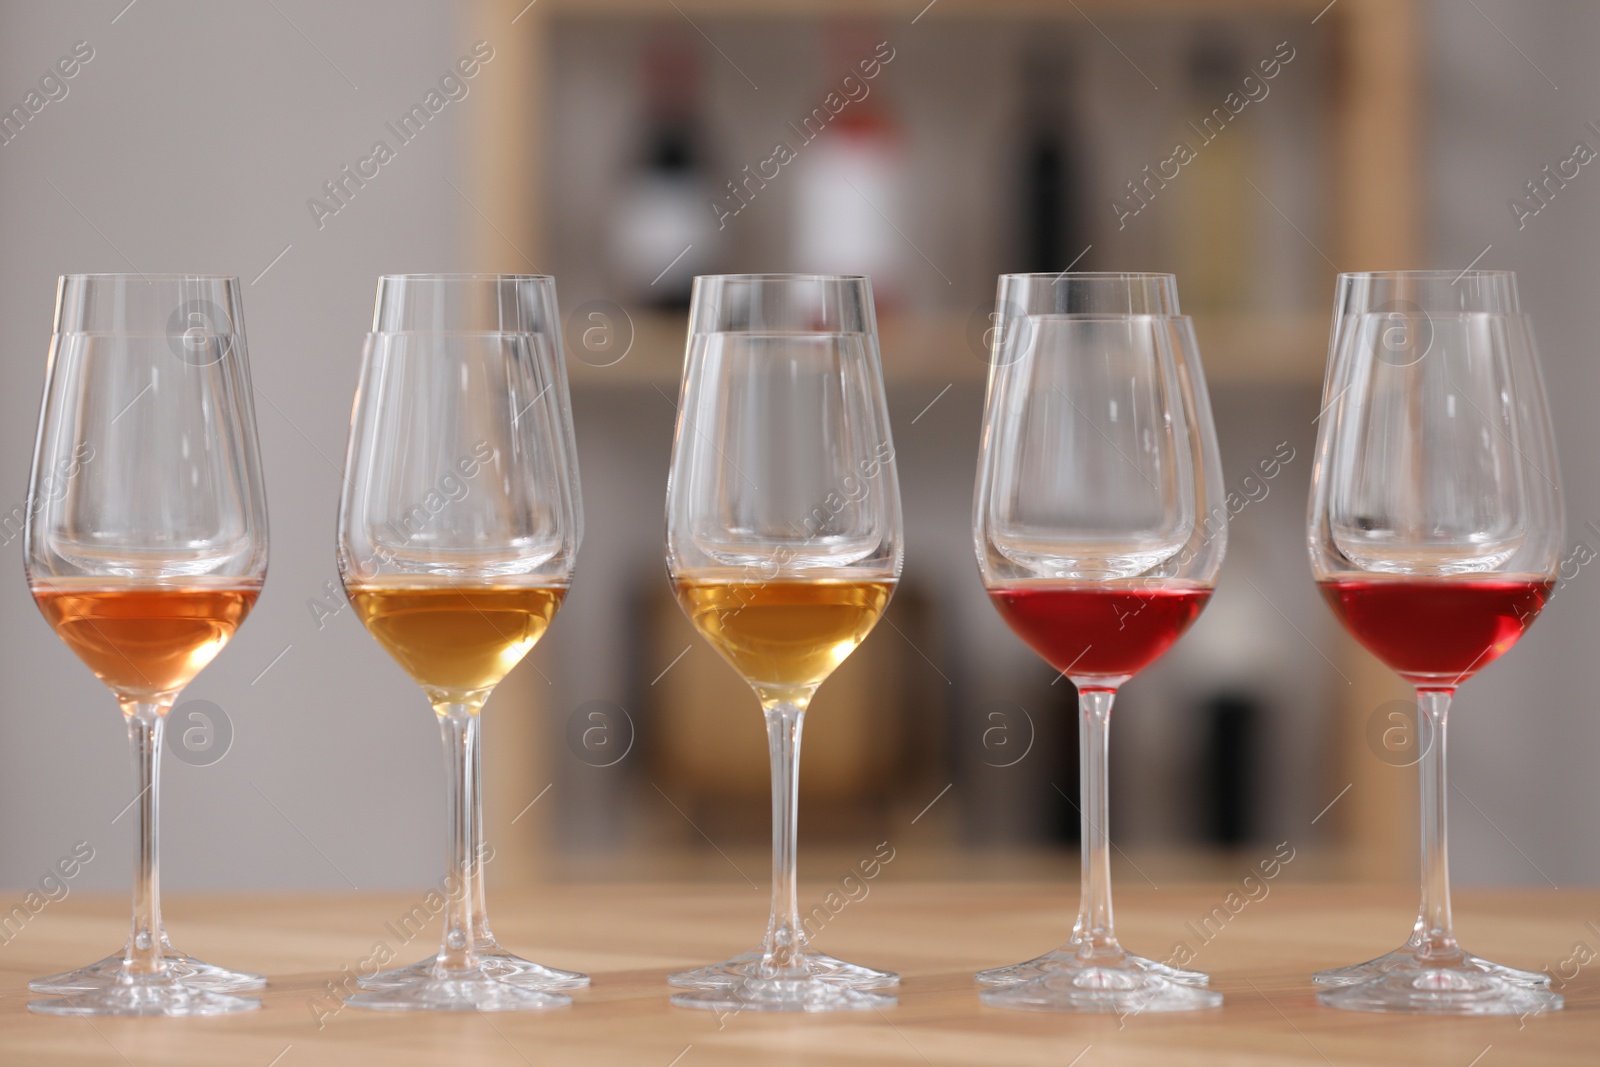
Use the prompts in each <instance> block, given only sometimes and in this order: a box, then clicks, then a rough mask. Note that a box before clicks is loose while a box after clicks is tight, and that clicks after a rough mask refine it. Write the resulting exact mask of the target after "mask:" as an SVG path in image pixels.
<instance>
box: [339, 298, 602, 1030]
mask: <svg viewBox="0 0 1600 1067" xmlns="http://www.w3.org/2000/svg"><path fill="white" fill-rule="evenodd" d="M561 354H562V348H561V326H560V321H559V319H558V317H557V310H556V294H555V281H554V279H552V278H548V277H542V276H530V275H492V274H475V275H387V276H385V277H383V278H381V279H379V281H378V296H377V305H376V309H375V311H374V316H373V326H372V333H371V334H370V335H369V336H368V339H367V345H366V354H365V357H364V359H363V361H362V369H361V382H360V385H359V387H358V388H357V391H356V400H355V408H354V411H353V413H352V415H351V421H350V448H349V455H348V458H347V460H346V464H345V466H346V481H345V492H344V497H343V500H342V503H341V505H340V508H339V574H340V576H341V578H342V579H343V581H344V587H345V592H346V593H347V594H348V595H349V597H350V602H351V604H352V605H354V607H355V609H356V614H357V615H358V616H359V617H360V619H361V621H362V623H363V624H365V626H366V627H367V630H368V631H369V632H370V633H371V634H372V636H373V637H374V638H376V639H377V641H378V643H379V644H380V645H382V646H383V648H384V650H385V651H387V652H388V653H389V654H390V655H391V656H393V657H394V659H395V661H396V662H397V663H399V664H400V666H401V667H403V668H404V669H405V670H406V672H407V673H408V674H410V675H411V677H412V679H413V680H415V681H416V683H417V684H418V685H419V686H420V687H421V688H422V691H423V692H424V693H425V694H426V695H427V698H428V700H429V702H430V703H431V704H432V705H433V709H434V712H435V713H436V714H437V716H438V719H439V727H440V731H441V733H442V734H443V738H444V746H445V759H446V767H447V777H448V795H447V799H448V803H449V813H450V815H449V824H450V829H449V848H448V851H447V854H446V855H447V863H448V868H447V870H448V878H447V881H446V884H447V885H448V886H450V887H453V889H454V891H452V892H449V893H447V894H446V903H445V928H444V937H443V943H442V944H441V946H440V948H439V951H438V953H437V954H436V955H434V956H430V957H428V958H427V959H424V960H421V961H419V962H418V963H416V964H413V965H411V966H409V967H401V968H397V969H395V970H391V971H385V972H382V973H380V974H377V975H373V976H369V977H366V978H364V979H361V980H360V984H361V985H362V986H363V987H364V988H366V989H368V990H370V991H369V992H365V993H359V994H356V995H355V996H352V997H350V998H349V1000H348V1001H347V1002H348V1003H349V1004H351V1005H353V1006H356V1007H361V1008H373V1009H396V1010H405V1009H434V1010H443V1011H469V1010H478V1011H514V1010H522V1009H534V1008H548V1007H556V1006H559V1005H563V1004H568V1003H570V1002H571V998H570V997H567V996H564V995H562V994H559V993H556V992H553V991H554V990H558V989H572V988H578V987H581V986H585V985H587V984H588V982H589V978H588V976H587V975H583V974H578V973H576V972H573V971H562V970H557V969H555V968H552V967H545V966H542V965H540V964H537V963H533V962H531V961H529V960H524V959H522V958H520V957H518V956H515V955H513V954H512V953H510V952H508V951H506V950H505V949H503V948H501V947H500V945H499V943H498V942H497V941H496V940H495V937H494V934H493V933H492V932H491V931H490V929H489V924H488V917H487V913H486V910H485V907H484V892H483V868H482V860H483V855H484V844H483V810H482V809H483V800H482V791H481V784H480V782H481V774H480V766H481V755H480V744H479V738H478V730H479V712H480V711H481V709H482V708H483V705H484V702H485V701H486V700H488V698H489V694H490V693H491V692H493V691H494V687H495V686H496V685H497V684H498V683H499V681H500V680H501V679H502V678H504V677H505V675H506V674H507V673H508V672H509V671H510V670H511V668H513V667H515V666H516V665H517V664H518V663H519V662H521V660H522V658H523V656H525V655H527V653H528V651H529V650H530V649H531V648H533V646H534V645H535V644H536V643H538V641H539V638H541V637H542V636H544V633H545V630H546V629H547V628H548V627H549V625H550V620H551V619H552V618H553V617H554V615H555V613H556V610H557V609H558V608H559V607H560V606H561V602H562V600H563V599H564V598H565V596H566V594H567V589H568V586H569V585H570V583H571V580H572V570H573V566H574V563H575V562H576V559H577V552H578V543H579V541H580V540H581V539H582V536H583V516H582V507H581V505H580V501H579V496H578V463H577V453H576V451H575V447H574V442H573V434H572V405H571V401H570V400H569V398H568V394H567V379H566V372H565V368H564V366H563V364H562V355H561Z"/></svg>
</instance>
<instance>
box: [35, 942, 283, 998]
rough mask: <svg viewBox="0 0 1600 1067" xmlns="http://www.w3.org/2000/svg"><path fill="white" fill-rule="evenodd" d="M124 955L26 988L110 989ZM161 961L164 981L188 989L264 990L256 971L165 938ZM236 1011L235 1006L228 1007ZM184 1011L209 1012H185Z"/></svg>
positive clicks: (116, 982)
mask: <svg viewBox="0 0 1600 1067" xmlns="http://www.w3.org/2000/svg"><path fill="white" fill-rule="evenodd" d="M124 959H125V955H124V953H122V952H118V953H116V954H114V955H111V956H107V957H106V958H105V959H103V960H97V961H96V962H94V963H91V964H89V965H88V966H87V967H79V968H77V969H76V970H71V971H62V972H61V973H60V974H52V975H48V976H47V977H44V978H35V979H34V980H33V981H31V982H29V983H28V988H29V989H31V990H33V991H34V992H35V993H59V994H63V995H66V994H73V993H92V992H97V991H99V990H103V989H111V988H113V987H115V986H119V985H121V984H122V982H123V978H124V976H125V975H126V972H125V971H124V969H123V965H124ZM161 962H162V964H163V965H164V966H165V971H166V980H170V981H177V982H181V983H182V984H183V985H185V986H187V987H188V988H190V989H195V990H200V991H201V992H206V993H242V992H244V991H246V990H250V989H264V988H265V987H266V984H267V980H266V979H265V978H263V977H262V976H261V975H259V974H251V973H250V972H249V971H233V970H229V969H228V968H226V967H218V966H216V965H215V964H211V963H206V962H204V961H202V960H197V959H195V958H194V957H193V956H186V955H184V954H183V953H182V952H179V951H177V950H176V949H174V948H173V947H172V945H171V944H170V943H168V942H166V941H165V940H163V942H162V953H161ZM230 1010H234V1011H237V1010H239V1009H237V1008H235V1009H230ZM126 1014H134V1015H140V1014H157V1015H159V1014H162V1013H160V1012H153V1013H150V1012H132V1013H126ZM184 1014H209V1013H196V1012H187V1013H184Z"/></svg>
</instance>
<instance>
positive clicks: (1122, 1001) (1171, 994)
mask: <svg viewBox="0 0 1600 1067" xmlns="http://www.w3.org/2000/svg"><path fill="white" fill-rule="evenodd" d="M1047 959H1048V960H1050V964H1049V969H1048V970H1047V971H1045V973H1043V974H1038V975H1036V976H1034V977H1031V978H1024V979H1022V980H1019V981H1012V982H1010V983H1008V984H996V985H991V986H990V988H988V989H985V990H983V991H982V992H981V993H979V994H978V999H979V1000H981V1001H983V1003H985V1004H987V1005H988V1006H989V1007H991V1008H1009V1009H1011V1010H1013V1011H1082V1012H1103V1013H1108V1014H1116V1015H1138V1014H1140V1013H1142V1012H1170V1011H1201V1010H1203V1009H1206V1008H1220V1007H1221V1006H1222V994H1221V993H1217V992H1214V991H1213V990H1210V989H1206V988H1204V987H1203V985H1201V984H1200V983H1197V982H1193V981H1181V982H1180V981H1176V980H1174V979H1173V978H1170V977H1168V976H1167V975H1166V974H1164V973H1162V972H1164V971H1174V970H1176V969H1175V968H1172V967H1168V966H1167V965H1165V964H1162V963H1158V962H1156V961H1155V960H1148V959H1145V958H1143V957H1141V956H1126V955H1125V956H1122V957H1120V958H1114V959H1108V960H1103V961H1102V960H1096V961H1089V960H1085V959H1082V958H1080V957H1078V956H1076V955H1071V954H1067V953H1062V954H1060V955H1059V956H1058V955H1057V954H1056V953H1047V954H1046V955H1045V956H1041V957H1040V958H1039V960H1030V961H1029V962H1027V963H1022V964H1018V965H1017V966H1018V967H1021V968H1027V967H1031V966H1034V965H1035V964H1037V963H1039V961H1040V960H1047ZM998 970H1000V971H1002V972H1003V971H1008V970H1011V968H1005V967H1002V968H998ZM983 973H984V974H991V973H993V972H990V971H985V972H983ZM1178 973H1182V974H1196V975H1199V978H1200V979H1201V980H1202V981H1210V979H1209V978H1208V977H1207V976H1206V975H1203V974H1199V972H1196V971H1183V972H1178ZM980 980H982V979H981V978H980Z"/></svg>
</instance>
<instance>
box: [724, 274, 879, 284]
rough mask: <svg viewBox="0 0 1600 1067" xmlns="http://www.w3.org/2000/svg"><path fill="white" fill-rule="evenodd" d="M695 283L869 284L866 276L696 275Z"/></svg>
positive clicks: (868, 276) (868, 278)
mask: <svg viewBox="0 0 1600 1067" xmlns="http://www.w3.org/2000/svg"><path fill="white" fill-rule="evenodd" d="M694 280H695V281H697V282H698V281H702V280H705V281H733V282H870V281H872V277H871V276H870V275H867V274H807V273H804V272H801V273H794V274H696V275H695V276H694Z"/></svg>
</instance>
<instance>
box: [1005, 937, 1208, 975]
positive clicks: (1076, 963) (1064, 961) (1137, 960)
mask: <svg viewBox="0 0 1600 1067" xmlns="http://www.w3.org/2000/svg"><path fill="white" fill-rule="evenodd" d="M1123 959H1124V961H1125V963H1126V964H1127V965H1128V966H1129V967H1134V968H1137V969H1138V970H1140V971H1143V972H1144V973H1146V974H1150V975H1154V976H1156V977H1158V978H1165V979H1167V980H1168V981H1172V982H1178V983H1181V984H1183V985H1193V986H1203V985H1209V984H1210V982H1211V976H1210V975H1209V974H1206V973H1205V972H1204V971H1186V970H1184V969H1183V968H1181V967H1173V966H1170V965H1168V964H1165V963H1161V962H1159V961H1158V960H1150V959H1145V958H1144V957H1143V956H1124V957H1123ZM1082 967H1083V959H1082V957H1080V956H1079V954H1078V950H1077V948H1076V946H1074V945H1073V944H1072V943H1071V942H1068V943H1067V944H1065V945H1062V946H1061V947H1060V948H1056V949H1051V950H1050V951H1049V952H1046V953H1045V954H1044V955H1043V956H1036V957H1035V958H1033V959H1031V960H1028V961H1026V962H1024V963H1013V964H1012V965H1011V966H1009V967H991V968H990V969H988V970H987V971H979V972H978V973H977V974H975V975H973V977H974V978H976V979H977V980H978V981H979V983H981V984H983V985H1012V984H1014V983H1016V982H1026V981H1029V980H1031V979H1034V978H1042V977H1043V976H1045V975H1047V974H1059V973H1061V972H1062V971H1075V970H1080V969H1081V968H1082Z"/></svg>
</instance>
